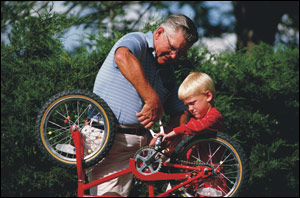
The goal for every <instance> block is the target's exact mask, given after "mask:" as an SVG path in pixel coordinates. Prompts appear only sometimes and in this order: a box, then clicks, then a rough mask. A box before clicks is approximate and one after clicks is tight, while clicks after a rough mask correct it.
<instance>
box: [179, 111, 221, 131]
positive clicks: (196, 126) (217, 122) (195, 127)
mask: <svg viewBox="0 0 300 198" xmlns="http://www.w3.org/2000/svg"><path fill="white" fill-rule="evenodd" d="M204 130H207V131H210V132H216V131H223V130H224V123H223V118H222V115H221V114H220V112H219V111H217V110H216V111H211V112H209V113H208V114H207V115H206V116H205V117H203V118H202V119H198V120H196V119H194V118H191V119H190V121H189V122H188V123H187V124H182V125H180V126H179V127H176V128H174V129H173V131H174V132H175V133H176V134H185V135H196V134H197V132H199V131H204Z"/></svg>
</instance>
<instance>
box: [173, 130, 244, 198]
mask: <svg viewBox="0 0 300 198" xmlns="http://www.w3.org/2000/svg"><path fill="white" fill-rule="evenodd" d="M171 162H172V163H185V164H187V165H193V166H197V165H200V164H202V165H207V166H209V167H212V169H213V172H212V175H211V176H210V177H207V178H205V179H199V180H198V181H194V182H192V183H190V184H188V185H186V186H184V187H181V188H180V189H179V192H180V195H181V196H189V197H197V196H200V197H203V196H222V197H232V196H237V195H238V193H239V192H241V189H242V188H243V186H244V183H245V182H246V180H247V178H248V174H247V169H248V168H247V164H246V159H245V154H244V151H243V149H242V147H240V145H239V144H238V143H236V142H235V141H234V140H233V139H232V138H231V137H229V136H228V135H226V134H224V133H221V132H217V133H214V134H210V135H209V134H205V135H200V136H195V137H193V136H189V137H187V138H185V139H184V140H183V141H181V142H180V143H179V144H178V146H177V147H176V149H175V151H174V155H173V156H172V158H171ZM178 171H179V172H183V170H172V172H178ZM171 184H172V185H173V186H174V185H176V184H178V181H175V182H171Z"/></svg>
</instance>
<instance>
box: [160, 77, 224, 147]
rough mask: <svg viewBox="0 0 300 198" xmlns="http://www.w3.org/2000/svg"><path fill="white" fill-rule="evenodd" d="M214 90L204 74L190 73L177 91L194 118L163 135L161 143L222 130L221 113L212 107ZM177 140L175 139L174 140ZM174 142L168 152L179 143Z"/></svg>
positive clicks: (212, 84)
mask: <svg viewBox="0 0 300 198" xmlns="http://www.w3.org/2000/svg"><path fill="white" fill-rule="evenodd" d="M214 96H215V88H214V83H213V81H212V79H211V78H210V77H209V76H208V75H207V74H205V73H201V72H192V73H190V74H189V75H188V76H187V77H186V79H185V80H184V81H183V82H182V84H181V85H180V87H179V90H178V97H179V99H180V100H182V101H183V102H184V104H185V105H186V106H187V107H188V110H189V112H190V113H191V114H192V115H193V116H194V117H195V118H191V119H190V120H189V122H188V123H187V124H182V125H180V126H179V127H176V128H174V129H173V130H172V131H171V132H169V133H167V134H164V133H159V134H157V136H156V137H158V136H161V135H162V136H163V141H164V140H168V139H170V138H172V137H175V136H179V135H180V136H181V138H178V139H179V141H180V140H181V139H182V136H184V135H186V136H189V135H197V134H202V133H207V132H216V131H223V130H224V123H223V118H222V115H221V113H220V112H219V111H218V110H217V109H216V108H215V107H214V106H213V99H214ZM176 139H177V138H176ZM178 139H177V140H176V141H175V142H174V140H175V138H172V143H171V148H170V152H172V150H173V149H174V148H175V146H176V145H174V144H177V143H178V142H179V141H178Z"/></svg>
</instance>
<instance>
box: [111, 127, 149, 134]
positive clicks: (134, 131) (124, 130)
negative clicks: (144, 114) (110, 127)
mask: <svg viewBox="0 0 300 198" xmlns="http://www.w3.org/2000/svg"><path fill="white" fill-rule="evenodd" d="M146 131H147V129H145V128H142V127H137V128H121V127H117V133H125V134H133V135H140V136H142V135H144V134H145V133H146Z"/></svg>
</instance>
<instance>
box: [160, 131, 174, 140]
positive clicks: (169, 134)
mask: <svg viewBox="0 0 300 198" xmlns="http://www.w3.org/2000/svg"><path fill="white" fill-rule="evenodd" d="M174 136H176V133H175V132H174V131H171V132H170V133H168V134H164V137H163V139H162V141H165V140H167V139H169V138H171V137H174Z"/></svg>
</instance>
